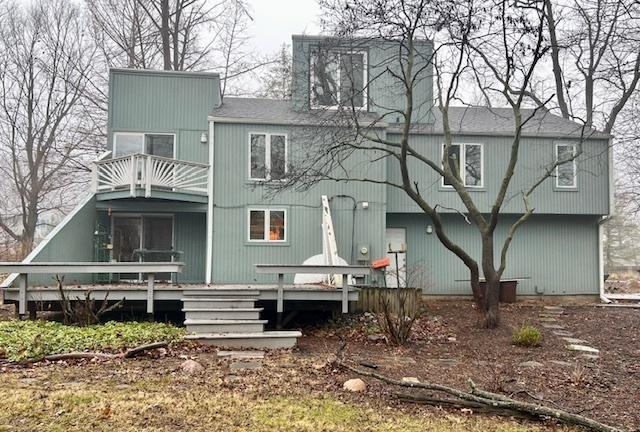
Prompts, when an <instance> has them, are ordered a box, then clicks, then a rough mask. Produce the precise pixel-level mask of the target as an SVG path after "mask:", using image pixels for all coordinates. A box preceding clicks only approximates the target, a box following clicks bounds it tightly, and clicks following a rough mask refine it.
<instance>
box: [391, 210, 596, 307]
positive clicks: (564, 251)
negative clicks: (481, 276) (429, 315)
mask: <svg viewBox="0 0 640 432" xmlns="http://www.w3.org/2000/svg"><path fill="white" fill-rule="evenodd" d="M514 220H515V216H505V217H503V222H501V223H500V224H499V226H498V228H497V230H496V235H495V238H496V245H500V246H498V248H499V247H501V245H502V242H503V240H504V238H505V236H506V231H507V229H508V227H509V225H510V224H511V223H512V222H513V221H514ZM597 220H598V219H597V218H596V217H594V216H550V215H534V216H532V217H531V219H529V221H527V223H526V224H524V225H523V226H522V227H521V228H520V229H519V231H518V232H517V233H516V235H515V238H514V240H513V243H512V246H511V249H510V252H509V255H508V261H507V269H506V271H505V273H504V277H505V278H516V277H518V278H525V280H522V281H520V282H519V283H518V293H520V294H525V295H534V294H536V292H543V293H544V294H548V295H580V294H592V295H596V294H598V292H599V285H598V226H597ZM429 223H430V221H429V218H428V217H426V216H424V215H417V214H415V215H408V214H404V215H403V214H389V215H388V216H387V226H389V227H398V228H406V230H407V264H408V267H409V268H417V267H420V268H422V269H423V270H424V273H425V276H426V277H425V279H426V280H427V281H428V283H427V286H426V287H425V288H424V292H425V294H435V295H450V294H470V288H469V282H466V281H464V280H465V279H466V280H468V279H469V272H468V270H467V268H466V267H465V266H464V264H462V262H461V261H460V260H459V259H458V257H456V256H455V255H454V254H453V253H451V252H450V251H449V250H447V249H446V248H445V247H444V246H442V244H441V243H440V241H439V240H438V238H437V237H436V235H435V234H427V233H426V227H427V225H429ZM444 226H445V230H446V232H447V234H448V235H449V236H450V237H451V238H452V240H453V241H455V242H456V243H457V244H459V245H460V246H461V247H463V248H464V249H465V250H466V251H468V252H470V253H471V255H472V256H473V257H474V258H475V259H476V260H478V262H479V261H480V236H479V234H478V231H477V229H476V228H474V227H471V226H469V225H467V224H466V222H464V219H463V218H462V217H461V216H459V215H445V216H444ZM498 248H497V250H496V259H498V257H499V253H500V250H499V249H498ZM496 265H497V264H496Z"/></svg>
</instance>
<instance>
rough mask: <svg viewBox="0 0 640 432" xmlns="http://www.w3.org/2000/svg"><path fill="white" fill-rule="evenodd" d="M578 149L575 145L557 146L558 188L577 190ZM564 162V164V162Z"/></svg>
mask: <svg viewBox="0 0 640 432" xmlns="http://www.w3.org/2000/svg"><path fill="white" fill-rule="evenodd" d="M575 154H576V147H575V146H574V145H573V144H556V161H558V162H559V164H558V165H557V166H556V187H558V188H575V187H576V186H577V176H576V160H575V159H574V156H575ZM563 161H564V162H563Z"/></svg>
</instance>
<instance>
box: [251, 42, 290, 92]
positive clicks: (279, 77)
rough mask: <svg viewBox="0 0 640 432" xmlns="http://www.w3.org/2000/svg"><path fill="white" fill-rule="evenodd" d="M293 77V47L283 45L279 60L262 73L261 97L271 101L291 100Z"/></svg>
mask: <svg viewBox="0 0 640 432" xmlns="http://www.w3.org/2000/svg"><path fill="white" fill-rule="evenodd" d="M292 77H293V61H292V58H291V47H290V46H289V45H287V44H283V45H282V47H281V48H280V52H279V53H278V58H277V60H275V61H274V62H273V64H271V65H270V66H269V67H267V68H266V70H264V71H263V73H262V76H261V81H262V82H261V87H262V88H261V90H260V92H259V93H260V96H262V97H266V98H270V99H291V79H292Z"/></svg>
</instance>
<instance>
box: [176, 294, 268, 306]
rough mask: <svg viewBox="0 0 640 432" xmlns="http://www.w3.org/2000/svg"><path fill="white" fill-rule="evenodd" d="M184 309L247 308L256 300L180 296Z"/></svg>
mask: <svg viewBox="0 0 640 432" xmlns="http://www.w3.org/2000/svg"><path fill="white" fill-rule="evenodd" d="M181 300H182V304H183V307H184V308H185V309H220V308H224V309H238V308H239V309H249V308H252V307H253V306H254V304H255V302H256V301H257V299H255V298H235V297H224V298H210V297H197V298H193V297H191V298H190V297H185V298H182V299H181Z"/></svg>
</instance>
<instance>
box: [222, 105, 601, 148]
mask: <svg viewBox="0 0 640 432" xmlns="http://www.w3.org/2000/svg"><path fill="white" fill-rule="evenodd" d="M323 114H325V113H321V112H299V111H295V110H293V109H292V108H291V101H288V100H275V99H259V98H235V97H225V98H224V101H223V103H222V105H221V106H219V107H217V108H215V109H214V110H213V111H212V112H211V116H212V117H215V118H217V119H219V120H220V121H224V120H225V119H226V120H229V121H231V120H235V121H242V120H246V121H247V123H271V124H292V125H295V124H298V125H300V124H322V123H323V122H324V121H326V119H327V116H326V115H323ZM532 115H533V117H531V116H532ZM434 117H435V121H434V122H433V123H421V124H415V125H413V126H412V132H413V133H425V134H441V133H442V114H441V113H440V111H439V110H437V109H436V110H434ZM529 117H531V118H530V119H529ZM522 118H523V120H526V119H528V120H527V122H526V124H525V126H524V128H523V135H525V136H547V137H554V138H562V137H571V138H575V137H579V136H581V135H582V136H584V137H585V138H588V137H590V138H608V137H609V135H607V134H605V133H602V132H598V131H595V130H592V129H585V130H584V131H583V129H582V126H581V125H580V124H578V123H574V122H572V121H569V120H566V119H564V118H562V117H559V116H556V115H554V114H551V113H549V112H548V111H545V110H538V111H534V110H532V109H523V110H522ZM377 119H378V115H376V114H375V113H370V114H368V115H366V116H364V117H363V118H362V121H376V120H377ZM449 124H450V126H451V130H452V132H453V133H454V134H456V135H513V111H512V110H511V108H489V107H480V106H477V107H450V108H449ZM388 129H389V131H390V132H392V131H394V130H398V129H399V128H398V126H396V125H395V124H394V123H388Z"/></svg>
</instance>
